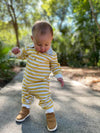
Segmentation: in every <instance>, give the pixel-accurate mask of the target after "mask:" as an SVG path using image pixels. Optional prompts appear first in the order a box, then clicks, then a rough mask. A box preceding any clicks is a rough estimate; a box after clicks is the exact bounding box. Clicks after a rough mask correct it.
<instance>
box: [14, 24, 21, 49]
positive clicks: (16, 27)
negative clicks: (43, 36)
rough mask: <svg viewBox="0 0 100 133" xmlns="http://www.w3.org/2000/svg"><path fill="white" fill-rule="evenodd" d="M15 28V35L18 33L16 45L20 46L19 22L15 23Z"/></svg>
mask: <svg viewBox="0 0 100 133" xmlns="http://www.w3.org/2000/svg"><path fill="white" fill-rule="evenodd" d="M14 30H15V35H16V46H17V47H20V44H19V34H18V24H17V22H15V24H14Z"/></svg>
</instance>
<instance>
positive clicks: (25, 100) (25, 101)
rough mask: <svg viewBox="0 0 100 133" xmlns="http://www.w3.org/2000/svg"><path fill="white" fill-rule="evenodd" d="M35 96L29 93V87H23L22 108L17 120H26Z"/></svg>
mask: <svg viewBox="0 0 100 133" xmlns="http://www.w3.org/2000/svg"><path fill="white" fill-rule="evenodd" d="M33 98H34V97H33V96H32V95H30V94H29V92H28V90H27V88H26V87H25V86H24V85H23V87H22V108H21V111H20V112H19V114H18V115H17V117H16V121H17V122H22V121H24V120H25V119H26V118H27V117H28V116H29V113H30V104H31V103H32V101H33Z"/></svg>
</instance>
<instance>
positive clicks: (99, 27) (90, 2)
mask: <svg viewBox="0 0 100 133" xmlns="http://www.w3.org/2000/svg"><path fill="white" fill-rule="evenodd" d="M89 4H90V8H91V11H92V15H93V18H94V20H95V23H96V25H97V27H98V29H99V31H100V25H99V24H98V22H97V19H96V16H95V13H94V9H93V5H92V1H91V0H89Z"/></svg>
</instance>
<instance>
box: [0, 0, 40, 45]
mask: <svg viewBox="0 0 100 133" xmlns="http://www.w3.org/2000/svg"><path fill="white" fill-rule="evenodd" d="M36 2H37V1H33V0H28V1H27V0H24V1H23V0H2V1H0V19H1V20H3V21H7V22H9V25H12V26H13V29H14V31H15V35H16V45H17V46H18V47H20V44H19V24H20V25H25V24H26V25H29V24H30V23H31V20H30V21H29V18H30V17H31V15H32V13H33V12H34V10H35V8H36Z"/></svg>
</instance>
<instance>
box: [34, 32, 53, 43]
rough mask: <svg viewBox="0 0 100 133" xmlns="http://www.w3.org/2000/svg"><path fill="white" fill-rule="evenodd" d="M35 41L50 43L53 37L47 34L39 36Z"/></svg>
mask: <svg viewBox="0 0 100 133" xmlns="http://www.w3.org/2000/svg"><path fill="white" fill-rule="evenodd" d="M35 40H36V41H37V42H41V41H47V42H49V41H51V40H52V35H51V33H47V34H43V35H37V36H36V38H35Z"/></svg>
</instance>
